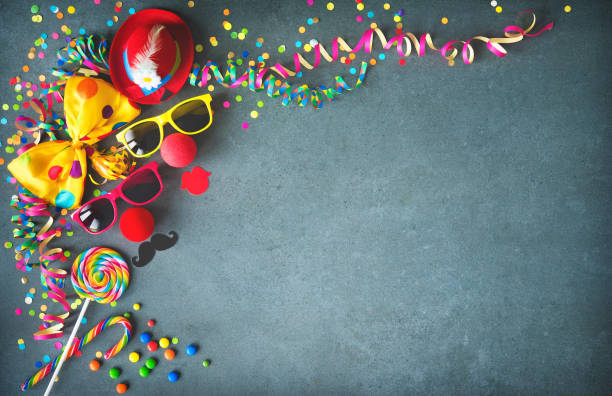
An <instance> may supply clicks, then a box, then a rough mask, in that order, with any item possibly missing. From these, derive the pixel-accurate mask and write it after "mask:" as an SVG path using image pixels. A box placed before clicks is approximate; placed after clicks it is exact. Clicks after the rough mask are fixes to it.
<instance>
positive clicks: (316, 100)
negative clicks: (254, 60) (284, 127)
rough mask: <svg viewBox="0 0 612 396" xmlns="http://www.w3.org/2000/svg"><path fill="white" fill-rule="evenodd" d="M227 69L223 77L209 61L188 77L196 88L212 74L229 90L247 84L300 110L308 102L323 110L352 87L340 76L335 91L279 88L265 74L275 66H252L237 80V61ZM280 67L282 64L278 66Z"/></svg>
mask: <svg viewBox="0 0 612 396" xmlns="http://www.w3.org/2000/svg"><path fill="white" fill-rule="evenodd" d="M227 65H228V69H227V70H226V72H225V74H224V75H223V74H221V71H220V70H219V67H218V66H217V64H216V63H215V62H210V61H209V62H207V63H206V64H205V65H204V67H203V68H202V70H201V71H200V65H198V64H197V63H194V64H193V69H192V70H191V73H190V75H189V83H190V84H191V85H193V86H198V87H201V86H202V85H204V84H206V81H207V80H208V79H209V71H210V72H211V73H212V74H213V76H214V78H215V80H216V81H217V83H219V84H220V85H222V86H224V87H226V88H235V87H238V86H240V85H241V84H242V82H243V81H248V84H249V85H248V86H249V89H250V90H251V91H253V92H261V91H266V94H267V95H268V96H269V97H271V98H277V97H281V103H282V104H283V106H287V105H288V104H289V103H290V102H292V101H296V102H297V103H298V104H299V106H300V107H303V106H305V105H306V104H307V103H308V100H309V99H310V101H311V102H312V105H313V106H314V107H315V108H317V109H318V108H321V107H322V106H323V98H327V99H328V100H329V101H330V102H332V101H334V99H335V97H336V96H337V95H339V94H341V93H342V92H343V91H345V90H346V91H350V90H352V89H353V88H351V87H350V86H349V85H348V84H347V83H346V82H344V80H343V79H342V77H340V76H336V78H335V80H336V88H335V89H334V88H328V87H326V86H319V87H316V88H310V87H309V86H308V85H305V84H304V85H299V86H294V85H292V84H290V83H288V82H287V81H284V82H282V83H281V85H280V86H279V87H278V89H277V88H276V84H275V83H276V81H277V77H275V76H274V75H273V74H269V75H268V76H267V77H265V75H266V74H267V73H269V72H270V71H277V72H278V70H279V69H278V68H276V67H270V68H268V67H263V63H258V64H257V66H250V67H249V68H248V70H247V71H246V72H245V73H244V74H243V75H242V76H240V77H238V78H236V62H235V61H234V60H231V59H230V60H228V61H227ZM277 66H279V65H277ZM367 66H368V64H367V63H366V62H362V63H361V70H360V72H359V76H358V77H357V82H356V83H355V87H354V88H357V87H359V86H360V85H361V84H362V83H363V80H364V78H365V73H366V70H367ZM294 74H295V73H293V75H294Z"/></svg>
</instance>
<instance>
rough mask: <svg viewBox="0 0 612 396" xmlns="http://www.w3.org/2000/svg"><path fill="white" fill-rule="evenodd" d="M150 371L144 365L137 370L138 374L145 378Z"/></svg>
mask: <svg viewBox="0 0 612 396" xmlns="http://www.w3.org/2000/svg"><path fill="white" fill-rule="evenodd" d="M150 373H151V371H150V370H149V369H148V368H147V367H146V366H142V367H141V368H140V369H139V370H138V374H140V376H141V377H142V378H146V377H148V376H149V374H150Z"/></svg>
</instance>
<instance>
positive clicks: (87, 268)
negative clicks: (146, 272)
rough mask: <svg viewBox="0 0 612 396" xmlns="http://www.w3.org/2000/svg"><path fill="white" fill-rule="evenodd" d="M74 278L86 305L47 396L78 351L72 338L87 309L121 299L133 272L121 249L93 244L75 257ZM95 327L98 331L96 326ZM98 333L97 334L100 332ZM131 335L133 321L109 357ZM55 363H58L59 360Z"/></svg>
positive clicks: (81, 343)
mask: <svg viewBox="0 0 612 396" xmlns="http://www.w3.org/2000/svg"><path fill="white" fill-rule="evenodd" d="M70 279H71V281H72V286H73V287H74V290H75V291H76V292H77V294H78V295H79V296H80V297H81V298H83V299H85V302H84V303H83V308H82V309H81V312H80V313H79V317H78V319H77V321H76V323H75V325H74V329H73V330H72V334H70V338H68V341H67V342H66V347H65V348H64V352H63V353H62V356H61V357H60V359H59V362H58V363H57V368H56V369H55V372H53V376H52V377H51V381H50V382H49V385H48V386H47V390H45V396H48V395H49V393H51V388H53V384H54V383H55V379H56V378H57V375H58V374H59V372H60V370H61V369H62V365H63V364H64V362H65V361H66V359H67V358H68V357H69V356H72V354H74V353H75V352H76V350H75V347H74V346H73V345H72V342H73V341H74V337H75V335H76V333H77V331H78V330H79V326H80V325H81V321H82V320H83V316H84V315H85V311H87V307H88V306H89V302H90V301H92V300H94V301H96V302H98V303H100V304H108V303H110V302H113V301H115V300H117V299H118V298H119V297H121V295H122V294H123V292H124V291H125V289H127V287H128V284H129V281H130V273H129V271H128V266H127V263H126V262H125V261H124V260H123V258H122V257H121V256H120V255H119V253H117V252H116V251H114V250H112V249H108V248H104V247H93V248H91V249H88V250H86V251H84V252H83V253H81V254H79V255H78V256H77V258H76V259H75V260H74V263H73V264H72V271H71V277H70ZM128 324H129V322H128ZM92 331H94V332H95V328H94V329H93V330H92ZM92 331H90V332H89V333H88V334H87V335H86V336H85V337H84V338H83V339H82V340H81V341H80V342H79V343H78V345H79V347H78V348H76V349H80V348H81V346H82V345H83V340H88V338H91V335H92V334H91V333H92ZM99 331H101V330H98V333H99ZM95 335H97V333H96V334H95ZM130 335H131V325H130V326H129V334H128V335H127V336H126V337H125V338H124V339H122V340H124V342H120V343H119V344H117V345H116V346H115V347H114V348H112V349H111V350H109V351H108V352H107V353H106V356H105V357H106V358H107V359H108V358H109V357H111V356H113V355H114V354H115V353H117V352H118V351H119V350H121V349H122V348H123V346H124V345H125V344H127V342H128V341H129V338H130ZM53 363H55V361H54V362H53ZM51 368H52V366H51ZM49 371H50V369H49ZM26 384H27V381H26ZM26 384H24V385H26ZM22 389H23V386H22Z"/></svg>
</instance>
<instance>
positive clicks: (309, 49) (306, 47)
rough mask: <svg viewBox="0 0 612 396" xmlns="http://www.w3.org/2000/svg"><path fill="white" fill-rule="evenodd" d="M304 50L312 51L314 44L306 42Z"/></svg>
mask: <svg viewBox="0 0 612 396" xmlns="http://www.w3.org/2000/svg"><path fill="white" fill-rule="evenodd" d="M304 51H306V52H310V51H312V46H311V45H310V44H308V43H306V44H304Z"/></svg>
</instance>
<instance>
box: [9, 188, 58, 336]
mask: <svg viewBox="0 0 612 396" xmlns="http://www.w3.org/2000/svg"><path fill="white" fill-rule="evenodd" d="M11 207H13V208H15V209H16V210H18V211H19V212H20V214H19V215H15V216H12V217H11V222H12V223H14V224H17V225H20V226H22V227H24V228H23V229H19V228H16V229H14V230H13V236H14V237H15V238H23V239H26V241H25V242H23V243H22V244H21V245H20V246H18V247H17V248H16V249H15V253H16V256H15V258H16V259H17V260H18V261H17V264H16V267H17V269H20V270H22V271H31V270H32V268H33V267H34V266H36V265H39V266H40V270H41V284H42V286H43V288H45V289H47V290H48V293H47V294H48V296H49V297H50V298H51V299H52V300H53V301H56V302H58V303H60V304H61V305H62V306H63V308H64V310H65V311H66V313H64V314H62V315H59V316H56V315H44V316H43V320H44V321H45V322H46V323H47V324H51V323H54V322H55V323H57V324H55V325H51V326H50V327H48V328H46V329H44V330H41V331H38V332H36V333H34V339H35V340H42V339H50V338H59V337H62V336H63V331H62V329H63V327H64V319H66V318H67V317H68V315H69V311H70V306H69V305H68V302H67V301H66V294H65V293H64V291H63V290H62V289H63V288H64V280H65V279H66V277H67V275H68V273H67V272H66V271H65V270H63V269H57V268H51V263H52V262H53V261H55V260H58V259H60V258H61V257H63V250H62V249H61V248H52V249H47V245H48V244H49V242H50V241H51V240H52V239H53V238H55V237H56V236H59V235H61V232H62V228H61V227H57V228H52V226H53V221H54V219H53V217H52V216H51V214H50V212H49V210H48V207H47V204H46V203H45V202H44V201H43V200H41V199H39V198H37V197H35V196H34V195H32V194H31V193H30V192H29V191H27V190H25V189H24V188H23V187H21V186H19V188H18V195H15V196H13V198H12V200H11ZM35 216H46V217H47V220H46V222H45V224H44V225H43V226H42V227H41V229H40V230H39V231H38V232H34V228H35V226H36V225H35V223H34V221H33V219H32V217H35ZM36 250H38V253H39V256H40V257H39V261H40V262H39V263H30V259H31V258H32V257H33V255H34V253H35V252H36Z"/></svg>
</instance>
